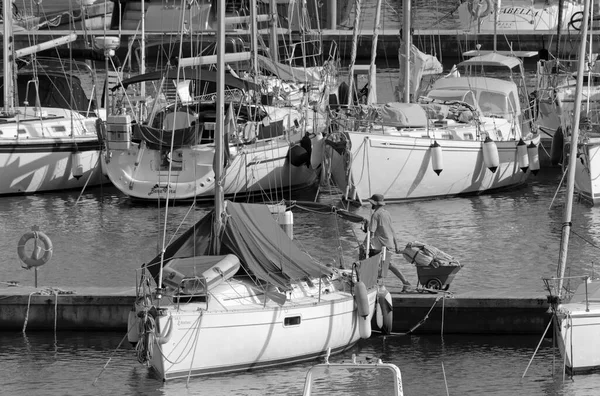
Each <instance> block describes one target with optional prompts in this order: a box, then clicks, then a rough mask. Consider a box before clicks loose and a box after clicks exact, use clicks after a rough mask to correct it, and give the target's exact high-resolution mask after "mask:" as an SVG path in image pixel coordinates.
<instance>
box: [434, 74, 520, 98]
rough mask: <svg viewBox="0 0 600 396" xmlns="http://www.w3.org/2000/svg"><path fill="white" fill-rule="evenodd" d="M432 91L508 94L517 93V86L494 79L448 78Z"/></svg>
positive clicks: (435, 85) (441, 80) (441, 79)
mask: <svg viewBox="0 0 600 396" xmlns="http://www.w3.org/2000/svg"><path fill="white" fill-rule="evenodd" d="M431 89H432V90H433V89H455V90H465V91H467V90H471V91H490V92H500V93H504V94H508V93H509V92H511V91H516V90H517V85H516V84H515V83H514V82H512V81H507V80H501V79H499V78H493V77H447V78H440V79H438V80H437V81H436V82H435V83H433V86H432V87H431Z"/></svg>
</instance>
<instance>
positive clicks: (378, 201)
mask: <svg viewBox="0 0 600 396" xmlns="http://www.w3.org/2000/svg"><path fill="white" fill-rule="evenodd" d="M369 202H370V203H371V205H379V206H383V205H385V202H384V200H383V195H381V194H373V196H372V197H371V198H369Z"/></svg>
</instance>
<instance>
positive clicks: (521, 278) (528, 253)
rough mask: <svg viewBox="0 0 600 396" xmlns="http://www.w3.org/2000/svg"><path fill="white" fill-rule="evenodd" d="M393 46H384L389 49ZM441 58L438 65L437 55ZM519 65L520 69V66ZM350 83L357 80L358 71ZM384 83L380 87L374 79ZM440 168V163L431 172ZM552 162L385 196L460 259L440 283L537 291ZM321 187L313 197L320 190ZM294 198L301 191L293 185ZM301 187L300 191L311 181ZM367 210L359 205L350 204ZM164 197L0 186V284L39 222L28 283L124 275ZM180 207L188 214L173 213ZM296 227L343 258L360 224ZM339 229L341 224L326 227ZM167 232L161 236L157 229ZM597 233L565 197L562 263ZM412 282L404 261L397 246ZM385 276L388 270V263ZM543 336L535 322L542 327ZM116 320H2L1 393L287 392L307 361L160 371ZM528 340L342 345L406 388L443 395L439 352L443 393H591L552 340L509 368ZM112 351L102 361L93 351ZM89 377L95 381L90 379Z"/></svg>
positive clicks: (547, 258)
mask: <svg viewBox="0 0 600 396" xmlns="http://www.w3.org/2000/svg"><path fill="white" fill-rule="evenodd" d="M394 56H395V55H394ZM451 66H452V63H449V65H446V67H447V68H448V69H449V67H451ZM396 75H397V73H396V72H389V73H380V74H379V75H378V87H379V90H378V94H379V95H380V98H381V99H380V100H381V101H383V102H385V101H389V100H393V94H392V91H391V90H390V89H388V88H389V87H391V86H394V85H395V84H396V82H395V81H396V80H395V78H396ZM530 76H531V75H530ZM359 85H360V84H359ZM382 87H384V88H383V89H382ZM442 176H443V173H442ZM560 180H561V174H560V170H558V169H542V171H541V172H540V173H539V174H538V175H537V176H536V177H531V178H530V180H529V183H528V184H527V185H526V186H525V187H523V188H520V189H517V190H514V191H508V192H500V193H495V194H490V195H481V196H474V197H468V198H452V199H443V200H431V201H422V202H412V203H405V204H398V205H389V206H387V209H388V210H389V211H390V212H391V214H392V216H393V218H394V227H395V229H396V232H397V236H398V237H399V239H400V241H401V243H402V244H404V243H407V242H409V241H414V240H418V241H421V242H425V243H429V244H432V245H434V246H436V247H438V248H440V249H442V250H444V251H446V252H447V253H449V254H452V255H454V256H455V257H456V258H457V259H458V260H460V262H461V263H463V264H464V265H465V266H464V268H463V269H461V271H460V272H459V273H458V274H457V276H456V278H455V279H454V281H453V282H452V285H451V288H450V291H453V292H455V293H461V292H466V291H472V290H480V291H484V290H489V291H509V292H510V291H514V292H521V291H535V292H538V293H540V295H543V294H544V290H543V284H542V281H541V279H540V278H542V277H550V276H552V275H554V274H555V272H556V265H557V261H558V247H559V243H560V238H561V223H562V205H563V196H562V193H563V189H561V190H560V191H559V193H558V195H557V198H556V201H555V202H554V204H553V205H552V206H551V203H552V200H553V197H554V195H555V194H556V190H557V188H558V186H559V182H560ZM325 190H326V189H324V190H322V194H321V195H320V198H321V199H322V200H323V201H328V200H330V199H331V197H329V196H328V194H327V193H324V192H323V191H325ZM298 199H301V198H298ZM302 199H311V198H310V195H309V196H308V198H307V197H304V198H302ZM352 210H353V211H354V212H356V213H357V214H360V215H362V216H365V217H368V216H369V214H370V213H369V208H368V207H363V208H358V209H352ZM205 212H206V208H198V209H194V210H190V209H189V207H187V206H177V207H174V208H170V209H169V214H170V215H169V221H168V222H167V226H166V229H167V234H168V235H169V238H170V237H172V236H173V235H174V234H175V233H176V230H177V229H178V227H179V226H180V225H181V224H180V222H181V221H182V219H184V220H183V225H181V227H182V230H183V229H185V228H186V227H188V226H190V225H191V224H193V223H194V222H195V221H196V220H198V219H199V218H200V217H201V216H202V215H203V214H204V213H205ZM164 215H165V211H164V208H163V209H160V210H159V209H158V208H156V207H154V206H153V205H144V206H140V205H133V204H131V203H130V202H129V201H128V200H127V199H126V198H124V197H123V196H122V195H121V194H120V193H118V192H117V191H116V189H115V188H113V187H110V186H108V185H106V186H103V187H99V188H94V189H90V190H88V191H86V192H85V193H83V194H82V195H81V197H80V193H79V192H77V191H72V192H64V193H56V194H41V195H36V196H26V197H3V198H0V223H1V224H2V226H1V227H0V289H2V288H4V287H5V286H4V284H2V283H1V282H6V281H9V280H13V281H18V282H20V284H22V285H33V272H32V271H27V270H24V269H22V268H21V263H20V261H19V259H18V257H17V253H16V248H17V246H16V245H17V241H18V240H19V238H20V237H21V235H22V234H23V233H24V232H26V231H28V230H29V229H30V227H31V226H33V225H38V226H39V227H40V229H41V230H43V231H44V232H46V233H47V234H48V235H49V236H50V238H51V239H52V241H53V244H54V255H53V257H52V260H51V261H50V262H49V263H48V264H46V265H45V266H44V267H41V268H40V269H39V271H38V283H39V286H40V287H47V286H52V287H61V288H64V289H67V290H68V289H73V288H77V287H83V286H126V287H133V286H134V284H135V280H136V279H135V270H136V269H137V268H139V267H140V265H141V264H142V263H143V262H147V261H149V260H150V259H152V258H153V257H154V256H155V255H156V254H157V252H158V251H159V249H160V246H162V237H161V235H162V233H161V232H159V231H160V230H162V229H163V227H164ZM184 216H186V217H184ZM294 234H295V237H296V238H297V240H298V241H299V242H300V243H301V244H302V245H303V246H304V247H305V249H306V250H307V251H309V252H310V254H311V255H313V256H314V257H316V258H320V259H322V260H323V261H325V262H330V263H338V262H339V259H338V257H337V256H338V255H337V253H339V252H341V253H342V255H343V259H342V262H343V263H345V264H346V265H349V264H350V263H352V261H353V260H354V259H355V257H356V254H357V243H358V242H359V241H362V239H363V238H364V233H362V232H361V231H360V230H359V228H358V226H357V225H355V224H350V223H347V222H345V221H343V220H340V219H336V218H335V217H332V216H328V217H327V216H323V217H322V216H315V215H314V214H311V213H306V212H301V211H296V212H295V230H294ZM338 236H339V238H338ZM167 242H168V240H167ZM597 246H600V207H591V206H589V205H588V204H586V203H579V202H576V203H575V205H574V208H573V235H572V237H571V243H570V248H569V259H568V261H569V263H570V264H571V265H572V269H571V273H572V274H582V273H587V272H589V271H591V270H592V269H593V268H594V265H595V263H594V262H595V260H597V258H596V257H597V256H598V250H597ZM396 263H398V264H399V265H400V266H401V268H402V270H403V272H404V273H405V274H406V275H407V276H408V277H409V279H410V280H411V281H412V282H414V283H416V271H415V269H414V267H413V266H412V265H409V264H408V263H407V262H406V261H404V260H403V259H401V258H398V257H397V258H396ZM386 281H387V282H388V283H392V284H393V283H394V282H396V283H397V280H396V279H395V278H394V277H393V275H392V276H391V278H388V279H387V280H386ZM540 336H541V335H540ZM122 337H123V334H116V333H88V332H85V333H84V332H80V333H71V332H63V331H60V329H59V331H58V333H57V334H56V336H55V335H54V334H52V333H35V332H29V333H27V336H26V337H24V336H23V335H22V334H19V333H2V332H0V345H1V346H2V348H0V361H2V364H1V365H0V394H2V395H4V394H6V395H49V394H60V395H107V394H112V395H121V394H132V395H134V394H138V395H275V394H277V395H280V394H285V395H299V394H301V393H302V385H303V382H304V377H305V375H306V371H307V370H308V368H309V367H310V365H309V364H299V365H293V366H284V367H281V368H276V369H271V370H261V371H255V372H250V373H242V374H231V375H223V376H215V377H210V378H201V379H192V380H191V381H190V383H189V385H187V386H186V381H175V382H173V383H167V384H163V383H162V382H160V381H159V380H158V379H157V378H156V376H155V375H154V374H153V373H152V371H151V370H149V369H148V368H146V367H143V366H141V365H140V364H139V363H138V362H137V360H136V359H135V354H134V351H133V350H132V349H131V347H130V346H129V345H128V344H127V343H124V344H122V345H121V347H119V348H117V347H118V346H119V343H120V342H121V341H122ZM538 341H539V337H535V336H510V337H489V336H488V337H478V336H445V337H444V338H443V339H441V337H439V336H411V337H396V338H388V339H386V340H385V341H384V339H383V338H381V337H375V338H373V339H370V340H363V341H360V342H359V344H358V346H357V347H355V348H354V349H353V350H352V351H350V352H348V353H346V354H345V355H343V356H336V357H335V359H341V358H345V359H349V358H350V356H351V354H352V353H357V354H359V355H361V356H366V355H372V356H375V357H380V358H382V359H383V360H384V361H386V362H391V363H395V364H397V365H398V366H399V367H400V369H401V370H402V374H403V383H404V387H405V394H406V395H407V396H409V395H410V396H415V395H445V394H446V387H445V381H444V375H443V371H442V363H443V364H444V368H445V373H446V380H447V383H448V389H449V392H450V394H451V395H462V394H472V395H481V394H486V395H487V394H490V395H532V396H533V395H577V396H580V395H596V394H597V389H598V388H600V375H597V374H593V375H584V376H577V377H575V380H574V381H573V382H571V381H570V380H567V381H566V382H565V383H563V382H562V380H561V376H560V375H558V374H557V375H556V376H555V377H554V378H553V377H552V376H551V371H552V343H551V341H550V340H549V339H547V340H545V341H544V343H542V347H541V348H540V351H539V352H538V354H537V356H536V359H535V360H534V361H533V363H532V366H531V367H530V369H529V371H528V374H527V376H526V377H525V379H523V380H521V376H522V374H523V372H524V370H525V368H526V366H527V363H528V362H529V359H530V358H531V356H532V354H533V351H534V350H535V347H536V345H537V343H538ZM109 359H110V363H109V364H108V365H107V366H106V369H104V370H103V367H104V365H105V364H106V363H107V362H108V361H109ZM96 377H98V379H97V382H96V384H95V385H93V383H94V379H95V378H96Z"/></svg>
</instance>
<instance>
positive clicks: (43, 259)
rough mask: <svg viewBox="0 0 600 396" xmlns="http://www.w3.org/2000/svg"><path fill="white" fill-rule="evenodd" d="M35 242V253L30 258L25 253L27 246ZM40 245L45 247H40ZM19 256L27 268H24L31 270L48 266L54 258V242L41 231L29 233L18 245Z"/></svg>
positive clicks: (24, 235)
mask: <svg viewBox="0 0 600 396" xmlns="http://www.w3.org/2000/svg"><path fill="white" fill-rule="evenodd" d="M30 239H33V240H34V245H33V251H32V252H31V255H30V256H28V255H27V254H26V253H25V244H26V243H27V242H28V241H29V240H30ZM38 243H41V244H42V245H43V247H42V246H40V245H39V244H38ZM42 252H43V254H42ZM17 254H18V255H19V258H20V259H21V261H22V262H23V263H25V266H23V268H26V269H30V268H31V267H39V266H42V265H44V264H46V263H47V262H48V261H50V259H51V258H52V241H51V240H50V238H48V236H47V235H46V234H44V233H43V232H41V231H37V230H34V231H29V232H26V233H25V234H23V236H22V237H21V239H19V243H18V245H17Z"/></svg>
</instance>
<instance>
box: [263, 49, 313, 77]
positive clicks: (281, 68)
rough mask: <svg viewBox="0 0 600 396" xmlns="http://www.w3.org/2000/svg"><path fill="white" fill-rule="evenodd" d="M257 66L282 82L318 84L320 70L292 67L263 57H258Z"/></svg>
mask: <svg viewBox="0 0 600 396" xmlns="http://www.w3.org/2000/svg"><path fill="white" fill-rule="evenodd" d="M258 66H259V67H260V68H261V69H265V70H268V71H269V72H271V73H273V74H274V75H276V76H277V77H279V78H281V79H282V80H284V81H294V82H301V83H312V84H319V83H320V82H321V70H320V68H316V67H294V66H290V65H287V64H285V63H279V62H274V61H272V60H271V59H269V58H267V57H266V56H264V55H258Z"/></svg>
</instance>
